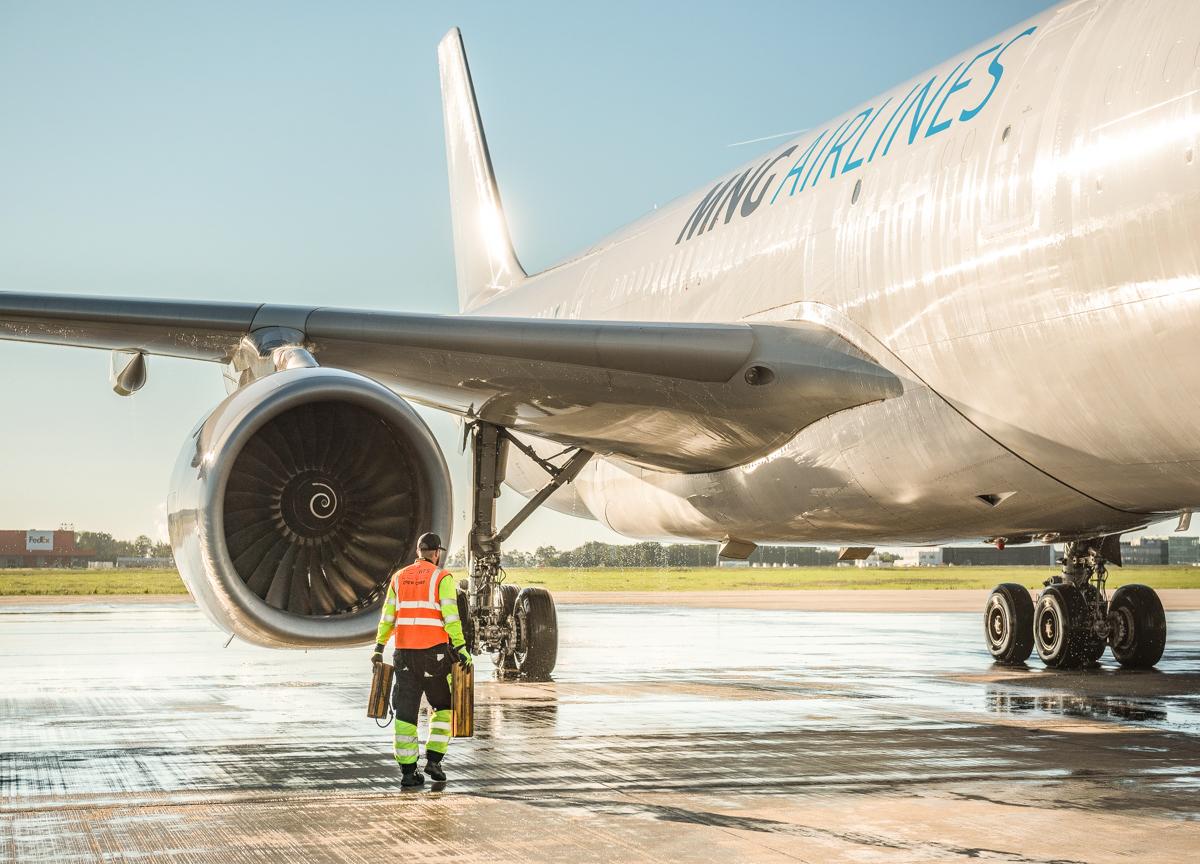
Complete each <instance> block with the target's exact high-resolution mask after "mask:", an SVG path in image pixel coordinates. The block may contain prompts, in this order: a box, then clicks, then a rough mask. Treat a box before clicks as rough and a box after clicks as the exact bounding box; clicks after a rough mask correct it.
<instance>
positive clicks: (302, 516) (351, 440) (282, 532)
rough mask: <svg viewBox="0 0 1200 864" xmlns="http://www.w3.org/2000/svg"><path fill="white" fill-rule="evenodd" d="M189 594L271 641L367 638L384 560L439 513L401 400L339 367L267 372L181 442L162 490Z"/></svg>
mask: <svg viewBox="0 0 1200 864" xmlns="http://www.w3.org/2000/svg"><path fill="white" fill-rule="evenodd" d="M168 510H169V524H170V532H171V545H172V547H173V548H174V550H175V560H176V562H177V563H178V565H179V572H180V574H181V575H182V576H183V580H184V582H185V583H186V584H187V586H188V590H189V591H190V592H191V594H192V597H194V598H195V600H196V602H197V603H199V604H200V607H201V608H202V609H204V611H205V613H207V615H208V617H209V618H210V619H212V621H213V622H214V623H215V624H216V625H217V626H218V627H220V628H221V629H222V630H224V631H225V632H227V633H233V634H235V635H237V636H239V637H241V638H242V639H245V640H246V641H248V642H254V643H256V644H259V645H266V646H269V647H275V648H311V647H336V646H341V645H355V644H362V643H366V642H370V641H372V640H373V639H374V636H375V627H376V624H377V623H378V620H379V608H380V606H381V605H382V603H383V599H384V596H385V594H386V592H387V581H388V577H389V575H390V574H391V572H392V570H393V569H394V568H395V567H396V566H397V565H400V564H403V563H407V561H408V559H409V558H411V556H412V555H413V554H414V553H415V548H416V541H417V538H418V537H419V536H420V535H421V534H422V533H423V532H425V531H431V530H432V531H437V532H438V533H439V534H441V536H442V537H443V538H448V536H449V531H450V526H451V516H452V509H451V486H450V475H449V472H448V471H447V469H446V461H445V459H444V458H443V456H442V451H441V448H440V447H439V446H438V444H437V441H436V440H435V439H434V437H433V435H432V434H431V433H430V431H429V428H428V427H427V426H426V425H425V423H424V421H423V420H422V419H421V418H420V417H419V416H418V415H417V413H416V412H415V411H414V410H413V409H412V407H411V406H410V405H409V404H408V403H407V402H405V401H404V400H403V399H401V398H400V397H399V396H397V395H396V394H395V393H393V392H391V391H390V390H388V389H387V388H386V387H384V386H382V385H380V384H378V383H377V382H375V381H372V380H371V379H369V378H365V377H363V376H362V375H356V374H354V373H351V372H344V371H341V370H337V369H321V368H305V369H292V370H288V371H284V372H277V373H275V374H272V375H268V376H266V377H264V378H262V379H260V380H258V381H255V382H254V383H252V384H250V385H248V386H246V387H244V388H242V389H240V390H238V391H237V392H235V393H233V394H232V395H231V396H229V398H227V399H226V400H225V401H224V402H222V403H221V404H220V405H218V406H217V408H216V410H215V411H213V413H212V414H211V415H209V416H208V418H207V419H205V420H204V421H203V422H202V423H200V425H199V426H197V428H196V429H195V430H194V431H193V433H192V436H191V438H189V439H188V441H187V442H186V443H185V444H184V447H183V452H182V453H180V456H179V461H178V463H177V464H176V467H175V473H174V476H173V478H172V482H171V492H170V496H169V498H168Z"/></svg>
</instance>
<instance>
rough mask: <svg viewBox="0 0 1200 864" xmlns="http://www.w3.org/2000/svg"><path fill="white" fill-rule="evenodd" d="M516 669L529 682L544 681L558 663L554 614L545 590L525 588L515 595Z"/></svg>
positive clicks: (556, 624) (548, 594) (556, 628)
mask: <svg viewBox="0 0 1200 864" xmlns="http://www.w3.org/2000/svg"><path fill="white" fill-rule="evenodd" d="M516 615H517V645H516V649H517V650H516V653H515V654H514V655H513V658H514V660H515V661H516V664H517V669H519V670H520V672H521V674H522V675H523V676H525V677H526V678H529V679H530V680H533V681H547V680H549V678H550V673H551V672H553V671H554V664H555V663H556V662H557V661H558V613H557V612H556V611H555V609H554V598H553V597H551V596H550V592H549V591H547V590H546V589H545V588H525V589H523V590H522V591H521V593H520V594H519V595H518V596H517V602H516Z"/></svg>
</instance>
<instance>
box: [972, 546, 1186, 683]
mask: <svg viewBox="0 0 1200 864" xmlns="http://www.w3.org/2000/svg"><path fill="white" fill-rule="evenodd" d="M1109 563H1113V564H1116V565H1118V566H1120V563H1121V546H1120V535H1117V534H1110V535H1109V536H1107V537H1096V538H1091V539H1087V540H1076V541H1074V542H1072V543H1068V544H1067V546H1066V549H1065V551H1064V554H1063V559H1062V572H1061V573H1059V574H1058V575H1056V576H1052V577H1051V578H1050V579H1047V580H1046V583H1045V588H1044V589H1043V590H1042V592H1041V594H1039V595H1038V598H1037V602H1036V604H1035V603H1032V602H1031V601H1030V598H1029V593H1028V592H1027V591H1026V590H1025V589H1024V588H1023V587H1022V586H1020V585H1014V584H1005V585H999V586H997V587H996V588H995V589H994V590H993V591H992V594H991V596H990V597H989V598H988V603H987V607H986V608H985V610H984V629H985V635H986V637H987V643H988V650H989V651H990V652H991V655H992V656H993V657H994V658H995V659H996V661H997V662H1000V663H1024V662H1025V660H1026V659H1028V657H1029V655H1030V653H1031V649H1032V648H1034V647H1036V648H1037V652H1038V656H1039V657H1040V658H1041V659H1042V662H1044V663H1045V664H1046V665H1047V666H1050V667H1052V668H1055V669H1077V668H1080V667H1083V666H1091V665H1094V664H1095V663H1096V661H1098V660H1099V659H1100V657H1101V655H1103V654H1104V649H1105V647H1107V646H1110V645H1111V646H1112V653H1113V657H1114V658H1115V659H1116V660H1117V662H1119V663H1120V664H1121V665H1122V666H1127V667H1131V668H1137V669H1145V668H1149V667H1151V666H1153V665H1154V664H1155V663H1157V662H1158V661H1159V659H1161V657H1162V653H1163V646H1164V645H1165V644H1166V637H1167V620H1166V615H1165V613H1164V612H1163V608H1162V603H1161V602H1160V601H1159V599H1158V595H1157V594H1155V593H1154V590H1153V589H1152V588H1150V587H1148V586H1146V585H1126V586H1124V587H1121V588H1118V589H1117V590H1116V591H1115V592H1114V593H1113V595H1112V600H1111V602H1110V601H1109V599H1108V596H1107V593H1106V591H1105V583H1106V581H1107V579H1108V568H1107V564H1109Z"/></svg>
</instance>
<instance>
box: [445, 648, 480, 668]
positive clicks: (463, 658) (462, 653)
mask: <svg viewBox="0 0 1200 864" xmlns="http://www.w3.org/2000/svg"><path fill="white" fill-rule="evenodd" d="M452 647H453V649H454V650H453V651H451V654H452V656H453V657H454V662H455V663H457V664H458V665H459V666H473V665H474V664H475V658H473V657H472V656H471V652H470V651H468V650H467V646H466V643H465V642H464V643H463V644H462V645H454V646H452Z"/></svg>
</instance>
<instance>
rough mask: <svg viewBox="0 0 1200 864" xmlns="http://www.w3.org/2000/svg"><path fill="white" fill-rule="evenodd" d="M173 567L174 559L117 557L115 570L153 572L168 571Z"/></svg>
mask: <svg viewBox="0 0 1200 864" xmlns="http://www.w3.org/2000/svg"><path fill="white" fill-rule="evenodd" d="M174 566H175V559H174V558H140V557H128V558H127V557H124V556H122V557H119V558H117V568H118V569H122V570H127V569H153V570H169V569H170V568H172V567H174Z"/></svg>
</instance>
